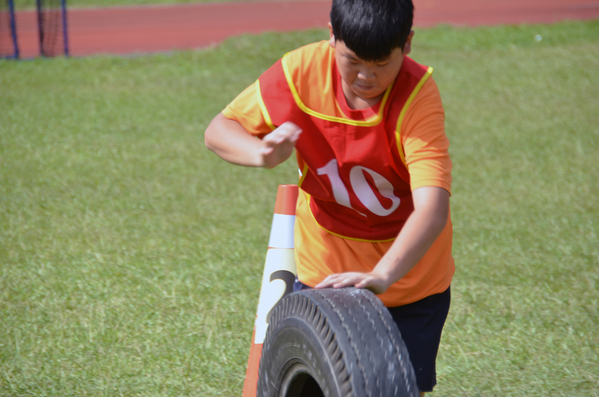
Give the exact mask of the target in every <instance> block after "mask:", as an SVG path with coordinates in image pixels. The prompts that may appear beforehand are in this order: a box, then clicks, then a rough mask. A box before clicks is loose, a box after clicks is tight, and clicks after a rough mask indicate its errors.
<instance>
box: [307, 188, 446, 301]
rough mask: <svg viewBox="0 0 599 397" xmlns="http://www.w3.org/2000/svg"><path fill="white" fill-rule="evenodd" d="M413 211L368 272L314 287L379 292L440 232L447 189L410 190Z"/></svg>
mask: <svg viewBox="0 0 599 397" xmlns="http://www.w3.org/2000/svg"><path fill="white" fill-rule="evenodd" d="M412 197H413V201H414V211H413V212H412V214H410V216H409V218H408V220H407V221H406V223H405V225H404V227H403V228H402V229H401V231H400V232H399V235H398V236H397V239H395V241H394V242H393V244H392V245H391V248H389V250H388V251H387V253H386V254H385V255H384V256H383V257H382V258H381V260H380V261H379V263H378V264H377V265H376V267H375V268H374V270H373V271H372V272H369V273H339V274H333V275H330V276H329V277H327V278H326V279H325V280H324V281H323V282H321V283H320V284H318V285H317V286H316V288H327V287H333V288H343V287H349V286H352V285H354V286H356V287H357V288H367V289H369V290H371V291H372V292H374V293H375V294H382V293H383V292H385V291H386V290H387V289H388V288H389V287H390V286H391V284H393V283H395V282H396V281H398V280H399V279H401V278H402V277H403V276H405V275H406V274H408V272H409V271H410V270H412V268H413V267H414V266H415V265H416V264H417V263H418V261H419V260H420V259H421V258H422V257H423V256H424V254H425V253H426V252H427V251H428V249H429V248H430V247H431V245H432V244H433V243H434V241H435V240H436V239H437V237H438V236H439V235H440V234H441V232H442V231H443V228H444V227H445V224H446V223H447V218H448V215H449V192H448V191H447V190H445V189H443V188H439V187H432V186H426V187H421V188H418V189H416V190H414V191H413V192H412Z"/></svg>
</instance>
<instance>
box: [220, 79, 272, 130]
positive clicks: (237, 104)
mask: <svg viewBox="0 0 599 397" xmlns="http://www.w3.org/2000/svg"><path fill="white" fill-rule="evenodd" d="M259 96H260V89H259V86H258V82H257V81H256V82H254V83H253V84H252V85H250V86H249V87H248V88H246V89H245V90H243V92H242V93H241V94H239V95H238V96H237V98H235V99H234V100H233V102H231V103H230V104H228V105H227V107H226V108H225V109H224V110H223V111H222V114H223V115H224V116H225V117H226V118H228V119H231V120H235V121H237V122H238V123H240V124H241V125H242V126H243V128H245V129H246V131H247V132H249V133H250V134H251V135H255V136H258V137H263V136H264V135H266V134H268V133H270V132H271V131H272V128H271V127H269V125H268V123H267V122H266V119H265V118H264V116H263V114H262V110H261V108H260V99H259Z"/></svg>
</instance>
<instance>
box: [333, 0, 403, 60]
mask: <svg viewBox="0 0 599 397" xmlns="http://www.w3.org/2000/svg"><path fill="white" fill-rule="evenodd" d="M413 19H414V5H413V3H412V0H333V6H332V8H331V25H332V26H333V34H334V35H335V40H341V41H343V42H344V43H345V45H346V46H347V47H348V48H349V49H350V50H352V51H353V52H355V53H356V55H357V56H359V57H360V58H361V59H363V60H365V61H371V62H376V61H382V60H384V59H386V58H388V57H389V55H391V52H393V50H394V49H395V48H401V49H403V48H404V45H405V44H406V40H407V38H408V35H409V34H410V30H411V29H412V21H413Z"/></svg>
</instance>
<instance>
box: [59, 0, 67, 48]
mask: <svg viewBox="0 0 599 397" xmlns="http://www.w3.org/2000/svg"><path fill="white" fill-rule="evenodd" d="M60 5H61V8H62V39H63V42H64V56H65V57H68V56H69V34H68V31H67V27H68V23H67V0H60Z"/></svg>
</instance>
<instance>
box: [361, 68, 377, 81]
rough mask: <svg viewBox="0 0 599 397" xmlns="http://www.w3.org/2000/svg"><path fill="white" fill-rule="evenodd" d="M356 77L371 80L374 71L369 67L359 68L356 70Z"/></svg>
mask: <svg viewBox="0 0 599 397" xmlns="http://www.w3.org/2000/svg"><path fill="white" fill-rule="evenodd" d="M358 78H360V79H362V80H372V79H373V78H374V71H372V70H370V69H366V68H364V69H360V71H359V72H358Z"/></svg>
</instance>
